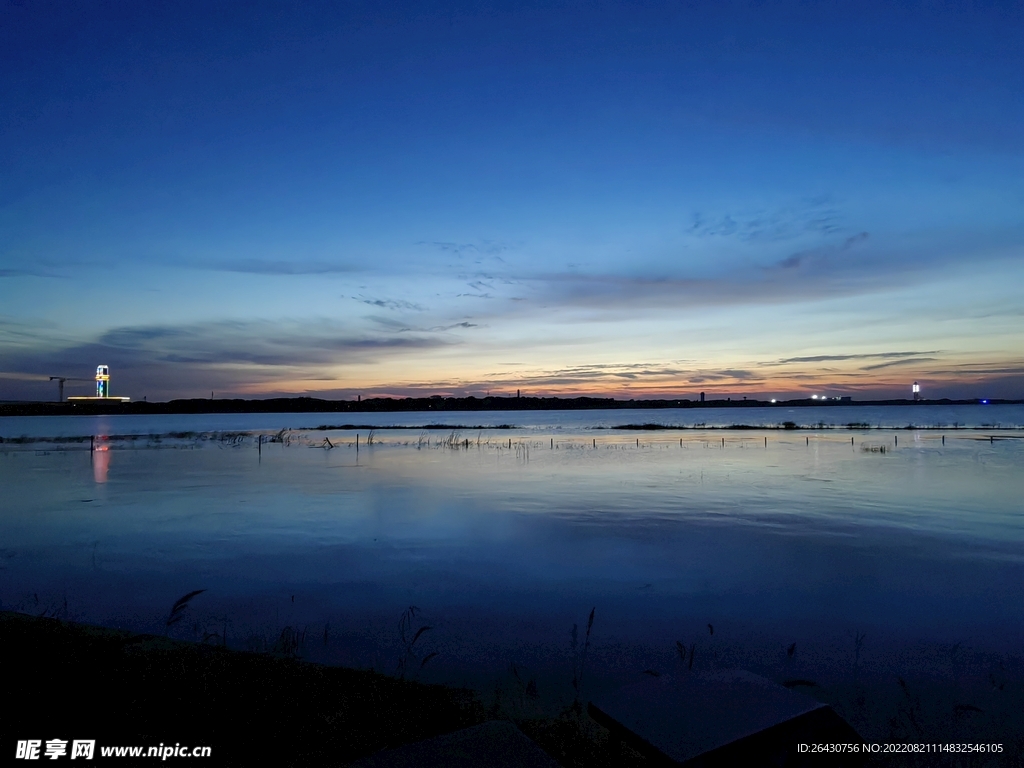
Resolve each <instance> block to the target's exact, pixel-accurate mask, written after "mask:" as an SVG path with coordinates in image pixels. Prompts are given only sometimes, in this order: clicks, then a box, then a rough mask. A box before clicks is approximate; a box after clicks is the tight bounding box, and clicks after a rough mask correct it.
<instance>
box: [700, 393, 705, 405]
mask: <svg viewBox="0 0 1024 768" xmlns="http://www.w3.org/2000/svg"><path fill="white" fill-rule="evenodd" d="M700 401H701V402H702V403H703V402H704V393H703V392H701V393H700Z"/></svg>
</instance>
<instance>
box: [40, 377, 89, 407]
mask: <svg viewBox="0 0 1024 768" xmlns="http://www.w3.org/2000/svg"><path fill="white" fill-rule="evenodd" d="M50 381H56V382H57V402H60V403H63V402H64V382H65V381H96V380H95V379H80V378H78V377H75V376H51V377H50Z"/></svg>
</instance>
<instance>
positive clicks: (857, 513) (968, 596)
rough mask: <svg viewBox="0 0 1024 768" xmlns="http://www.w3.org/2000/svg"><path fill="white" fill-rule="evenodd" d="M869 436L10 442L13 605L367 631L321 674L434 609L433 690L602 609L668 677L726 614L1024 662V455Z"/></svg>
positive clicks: (992, 445) (94, 616)
mask: <svg viewBox="0 0 1024 768" xmlns="http://www.w3.org/2000/svg"><path fill="white" fill-rule="evenodd" d="M852 434H853V435H854V436H855V442H852V441H851V433H849V432H844V433H843V434H837V433H827V432H823V433H821V434H811V435H805V434H786V433H784V432H781V431H767V432H755V431H746V432H742V433H738V432H733V433H729V434H728V435H726V436H724V439H723V434H722V433H721V432H706V433H702V432H687V433H685V434H683V435H682V436H680V435H679V434H661V433H650V432H640V433H611V432H604V433H598V436H597V437H595V436H594V433H593V432H587V433H571V432H568V431H565V430H563V431H560V432H557V433H553V434H543V435H537V434H533V435H524V434H522V433H515V434H514V435H513V437H512V438H511V442H510V437H509V434H508V433H507V432H502V433H499V432H497V431H495V432H493V433H491V434H490V435H488V434H487V433H486V432H484V433H482V434H481V435H479V436H478V435H477V434H475V433H473V434H467V435H466V438H471V439H468V440H466V439H463V440H461V441H455V440H449V439H448V437H450V436H449V435H447V433H446V434H443V435H442V434H435V435H432V436H430V439H429V440H425V439H422V435H421V433H420V432H419V431H411V432H409V433H401V432H390V433H387V434H385V435H383V436H379V435H375V436H374V441H373V442H372V443H370V444H369V445H367V444H366V443H365V442H364V443H363V446H362V448H361V450H360V451H359V453H358V454H357V452H356V449H355V445H354V443H355V433H354V432H352V433H346V432H340V431H328V432H326V433H325V432H315V433H311V434H310V439H309V440H308V441H305V442H303V441H302V440H297V439H296V440H292V441H290V442H289V441H285V440H284V439H282V440H280V441H273V442H268V441H264V442H263V443H262V444H261V445H260V446H257V444H256V442H255V441H254V440H252V439H248V440H237V439H236V438H235V437H230V436H225V437H224V438H223V439H222V440H220V441H202V440H196V439H193V438H183V439H182V440H180V441H178V442H177V443H174V442H172V441H167V440H165V441H163V442H160V443H155V442H154V443H153V444H152V446H151V447H149V448H147V447H146V446H147V445H150V443H148V442H144V441H137V442H136V443H133V444H130V445H129V443H127V442H124V441H122V442H120V443H118V442H116V440H115V441H113V442H112V441H107V440H100V441H97V443H96V444H95V450H94V451H93V452H92V454H91V462H92V463H91V467H90V464H89V463H88V462H89V461H90V457H89V455H88V452H87V451H86V450H81V449H76V450H68V451H64V452H61V451H54V452H51V453H49V454H46V455H36V453H35V452H33V451H30V450H25V451H21V452H17V451H9V452H7V453H0V487H2V488H3V489H4V491H5V505H4V507H3V510H2V513H0V540H2V541H3V547H4V549H3V550H0V553H2V554H3V557H5V558H6V559H5V560H4V561H3V563H2V565H3V566H4V567H5V569H4V572H3V575H4V579H3V581H2V582H0V600H2V601H3V603H4V605H6V606H15V607H17V606H18V605H23V606H24V607H25V608H26V609H33V610H35V612H36V613H38V612H39V611H40V610H42V608H38V609H37V608H35V605H34V603H33V602H32V598H33V596H34V595H36V594H38V595H39V596H40V599H41V600H43V602H45V601H46V599H47V595H51V596H53V600H54V601H56V602H60V600H62V599H63V597H64V596H66V597H67V600H68V604H69V605H70V606H71V609H72V610H73V611H74V612H75V614H76V616H77V617H78V618H81V619H84V620H89V621H96V622H99V623H113V624H120V625H124V626H130V627H131V628H134V629H139V630H143V631H150V632H154V631H155V632H159V633H162V632H163V631H164V630H165V629H166V627H165V626H164V623H163V622H164V621H165V619H166V616H167V612H168V610H169V608H170V606H171V605H172V604H173V603H174V601H175V600H176V599H177V598H179V597H181V596H182V595H184V594H187V593H189V592H191V591H193V590H196V589H206V590H207V591H206V592H205V593H203V595H202V598H201V599H197V600H196V601H195V603H194V605H193V606H192V607H191V608H190V609H189V610H190V611H191V612H192V614H191V616H190V621H189V623H188V626H198V627H199V628H200V630H201V629H202V628H203V622H205V621H209V622H214V618H215V617H221V619H223V617H228V619H229V621H230V626H231V627H232V629H231V630H230V632H231V633H233V635H232V636H231V638H230V642H232V643H234V644H235V645H236V647H246V645H245V644H246V643H247V642H249V640H250V639H251V636H260V637H262V636H266V637H269V638H270V642H271V645H272V644H273V641H274V639H275V638H276V637H279V636H280V634H281V632H282V628H283V627H285V626H290V627H296V626H304V627H305V626H308V627H312V629H310V631H309V635H310V636H313V635H314V634H323V633H324V631H325V630H324V629H323V628H324V627H325V626H326V624H328V623H329V624H330V625H331V627H332V629H331V633H332V634H331V636H332V637H335V636H337V637H338V638H341V637H343V636H344V637H346V638H347V639H346V640H345V641H344V643H342V641H341V640H340V639H339V640H338V641H337V642H336V644H333V645H331V644H328V643H326V642H324V643H321V644H320V645H318V646H317V647H315V648H314V647H310V648H308V649H307V655H308V656H309V657H310V658H321V660H325V661H332V662H336V663H355V664H359V665H365V666H369V665H370V664H372V663H375V662H374V656H373V654H374V653H378V652H381V653H383V652H384V651H380V649H381V648H385V649H386V650H387V649H388V645H387V643H388V642H389V638H391V640H393V638H392V637H391V636H392V635H393V634H394V627H395V626H397V617H398V616H399V615H400V613H401V611H402V610H403V609H405V608H407V607H408V606H410V605H416V606H418V607H420V608H422V609H424V611H426V612H428V614H429V618H430V623H431V625H432V626H434V627H435V629H434V630H432V632H431V636H432V638H433V639H434V640H433V641H434V642H436V643H437V647H436V648H434V647H432V648H431V650H437V651H438V652H439V653H440V654H441V656H439V657H438V659H436V660H435V661H433V662H431V668H432V669H434V667H433V665H434V664H435V663H436V665H437V666H436V670H437V672H436V674H442V673H443V672H445V670H448V671H449V672H451V671H452V670H454V669H456V668H459V669H461V668H465V667H466V666H472V664H473V663H478V664H479V665H480V666H481V667H483V666H487V665H490V667H493V666H494V665H495V664H496V665H497V667H499V668H501V667H504V666H505V664H506V663H507V660H508V654H511V653H515V654H520V655H521V654H523V653H525V651H524V650H523V649H524V648H526V647H527V646H529V647H531V648H538V649H540V648H550V647H552V644H557V643H558V642H560V640H562V639H564V638H563V636H564V635H566V633H567V631H568V629H569V628H570V627H571V624H572V623H579V622H580V621H581V620H585V618H586V612H587V611H589V610H590V608H591V607H592V606H597V619H596V622H597V623H596V625H595V627H596V629H595V632H596V633H597V634H596V637H597V638H599V646H600V647H602V648H610V647H612V646H613V645H614V644H615V643H634V644H644V645H646V646H650V647H658V648H664V649H666V650H667V652H669V653H670V658H671V652H672V649H673V648H674V647H675V643H676V641H678V640H680V639H682V640H683V641H685V643H686V644H687V645H689V644H690V643H692V642H705V643H706V642H709V641H708V640H706V639H704V637H703V636H702V635H700V634H699V633H700V631H703V632H705V633H706V632H707V630H706V625H707V623H709V622H710V623H713V624H714V626H715V636H714V637H715V642H719V638H722V640H721V642H722V643H728V642H731V641H730V640H729V638H738V637H753V636H754V635H756V634H757V633H760V634H761V635H771V636H772V639H771V642H776V638H778V642H779V643H781V642H782V640H785V644H784V645H780V646H779V647H780V648H782V649H784V648H785V647H787V646H788V645H789V644H790V643H792V642H794V641H797V640H798V641H799V643H800V648H801V649H803V648H811V647H814V646H813V642H814V638H816V637H822V636H829V637H839V638H840V639H841V640H843V638H846V637H847V636H849V637H853V636H854V634H855V633H860V634H863V633H865V632H867V633H868V634H869V636H870V637H871V638H872V642H874V643H880V642H881V640H880V638H882V637H899V638H902V639H903V640H905V641H906V642H908V643H910V642H916V641H918V640H928V641H935V642H939V641H942V642H946V641H948V642H949V643H950V644H952V643H956V642H961V641H963V642H965V643H971V642H975V643H979V644H987V645H988V646H990V647H991V646H993V645H996V644H1000V643H1002V644H1005V645H1007V646H1015V647H1017V648H1019V647H1020V644H1021V642H1022V641H1024V565H1022V560H1024V557H1022V553H1024V546H1022V544H1024V518H1022V516H1021V515H1020V499H1021V498H1024V472H1022V471H1021V470H1022V469H1024V441H1022V440H996V441H995V442H989V440H988V439H985V440H975V439H968V438H969V437H970V436H968V435H966V434H964V435H962V436H961V437H957V438H953V439H949V440H947V441H946V442H945V443H944V442H943V441H942V436H941V435H939V434H934V433H922V434H920V435H918V434H915V433H913V432H910V433H908V432H906V431H903V432H901V433H899V439H898V442H897V440H896V433H894V432H885V433H883V432H877V431H875V432H870V433H864V434H862V433H859V432H855V433H852ZM325 437H326V438H328V439H329V441H330V445H332V446H334V447H331V448H326V447H325ZM905 438H906V439H905ZM363 440H364V441H365V440H366V435H365V433H364V435H363ZM445 443H447V445H446V444H445ZM71 445H72V446H73V445H74V444H71ZM112 445H116V450H117V454H118V460H117V468H116V482H112V483H109V484H107V483H106V481H107V479H108V475H109V470H110V460H111V458H112V454H113V453H114V451H113V450H110V449H111V447H112ZM84 447H85V446H84V445H83V446H82V448H84ZM882 447H885V448H886V450H885V452H882V451H881V448H882ZM132 448H135V449H132ZM875 448H878V450H877V451H876V450H874V449H875ZM40 453H41V452H40ZM357 455H358V461H357ZM90 470H91V471H90ZM100 485H102V486H103V488H102V490H100V489H99V488H98V486H100ZM97 542H98V543H97ZM221 619H218V622H220V623H217V628H219V627H221V626H222V623H223V622H222V621H221ZM185 626H186V622H182V623H181V627H185ZM210 626H211V627H212V626H213V624H212V623H211V625H210ZM691 630H692V632H695V633H698V634H696V635H695V636H694V637H692V638H691V637H690V635H689V634H688V633H691ZM182 631H184V630H182ZM218 631H220V630H219V629H218ZM198 637H199V638H200V639H201V637H202V634H201V633H200V635H199V636H198ZM333 642H334V641H332V643H333ZM843 642H845V640H843ZM759 647H760V646H759ZM835 647H836V648H839V649H840V650H839V651H837V652H836V653H837V654H839V653H840V651H842V652H845V651H844V650H843V649H844V648H845V646H842V647H840V646H839V645H836V646H835ZM875 647H877V646H875ZM559 648H560V646H559ZM359 649H363V650H359ZM495 649H498V650H495ZM726 650H727V649H723V650H722V651H721V652H722V653H723V654H724V653H726ZM387 652H388V653H390V650H388V651H387ZM559 652H560V650H559V651H557V652H551V653H550V656H551V658H556V659H557V658H560V657H559V656H558V653H559ZM537 653H540V651H537ZM318 654H319V656H318ZM502 654H504V656H503V655H502ZM783 657H784V658H785V655H784V654H783ZM495 659H497V661H495ZM609 663H611V662H609ZM654 664H655V662H654V661H651V662H645V665H647V666H654ZM446 665H447V666H446ZM490 667H489V668H490ZM643 668H644V667H640V669H643ZM433 673H434V672H432V674H433ZM794 674H795V673H794Z"/></svg>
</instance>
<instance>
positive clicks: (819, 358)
mask: <svg viewBox="0 0 1024 768" xmlns="http://www.w3.org/2000/svg"><path fill="white" fill-rule="evenodd" d="M938 353H939V350H937V349H931V350H928V351H927V352H866V353H861V354H855V355H812V356H810V357H787V358H783V359H782V360H779V361H777V362H775V363H766V365H782V364H786V363H825V362H834V361H840V360H872V359H879V358H881V359H885V358H901V357H917V356H919V355H935V354H938Z"/></svg>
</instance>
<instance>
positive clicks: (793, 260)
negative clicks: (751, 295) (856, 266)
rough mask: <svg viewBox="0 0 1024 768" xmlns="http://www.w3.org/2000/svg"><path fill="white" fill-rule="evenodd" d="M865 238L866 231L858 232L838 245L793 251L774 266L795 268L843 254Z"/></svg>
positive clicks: (866, 236) (866, 237) (866, 235)
mask: <svg viewBox="0 0 1024 768" xmlns="http://www.w3.org/2000/svg"><path fill="white" fill-rule="evenodd" d="M867 239H868V233H867V232H859V233H857V234H856V235H853V236H851V237H848V238H846V239H845V240H843V242H842V243H840V244H839V245H826V246H821V247H819V248H812V249H809V250H806V251H800V252H799V253H794V254H793V255H791V256H787V257H786V258H784V259H782V260H780V261H778V262H777V263H776V264H775V266H776V267H777V268H779V269H796V268H797V267H800V266H807V265H808V264H815V263H819V262H822V261H825V260H828V259H829V258H832V257H834V256H837V255H839V254H843V253H845V252H846V251H849V250H850V249H851V248H852V247H853V246H855V245H856V244H857V243H861V242H864V241H865V240H867ZM769 269H770V268H769Z"/></svg>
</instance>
